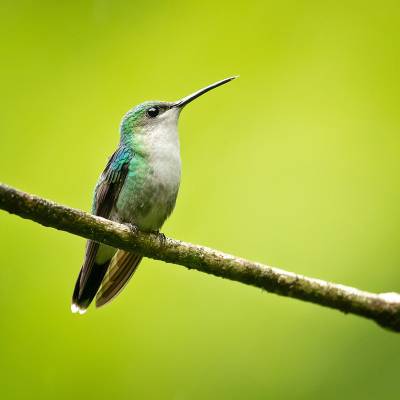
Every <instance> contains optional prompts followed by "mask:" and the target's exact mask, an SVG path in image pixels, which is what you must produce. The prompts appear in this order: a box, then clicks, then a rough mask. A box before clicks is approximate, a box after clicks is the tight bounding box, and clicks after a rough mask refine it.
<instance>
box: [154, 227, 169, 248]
mask: <svg viewBox="0 0 400 400" xmlns="http://www.w3.org/2000/svg"><path fill="white" fill-rule="evenodd" d="M151 233H153V234H154V235H156V236H157V237H158V240H159V241H160V242H161V244H162V245H163V246H164V245H165V242H166V241H167V238H166V237H165V235H164V234H163V233H162V232H160V231H152V232H151Z"/></svg>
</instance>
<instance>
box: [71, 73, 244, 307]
mask: <svg viewBox="0 0 400 400" xmlns="http://www.w3.org/2000/svg"><path fill="white" fill-rule="evenodd" d="M235 78H236V76H233V77H230V78H226V79H223V80H221V81H218V82H215V83H213V84H211V85H209V86H206V87H204V88H203V89H200V90H198V91H196V92H194V93H192V94H190V95H188V96H186V97H183V98H182V99H180V100H178V101H175V102H165V101H146V102H144V103H141V104H139V105H137V106H136V107H134V108H132V109H131V110H130V111H128V113H127V114H126V115H125V116H124V117H123V119H122V122H121V124H120V141H119V145H118V148H117V150H116V151H115V152H114V153H113V155H112V156H111V157H110V158H109V160H108V163H107V165H106V167H105V169H104V171H103V172H102V174H101V175H100V178H99V179H98V181H97V184H96V187H95V190H94V196H93V202H92V213H93V214H94V215H98V216H100V217H103V218H107V219H110V220H112V221H116V222H119V223H123V224H127V225H128V226H130V227H131V229H135V230H136V229H139V230H142V231H147V232H159V230H160V228H161V227H162V225H163V223H164V222H165V220H166V219H167V218H168V217H169V216H170V214H171V213H172V211H173V209H174V207H175V202H176V198H177V195H178V189H179V185H180V180H181V157H180V145H179V136H178V119H179V115H180V113H181V111H182V109H183V108H184V107H185V106H186V105H187V104H189V103H191V102H192V101H193V100H195V99H197V98H198V97H200V96H202V95H203V94H205V93H207V92H208V91H210V90H212V89H214V88H216V87H218V86H221V85H224V84H225V83H228V82H230V81H231V80H233V79H235ZM141 260H142V256H141V255H140V254H134V253H130V252H127V251H124V250H119V249H116V248H114V247H111V246H108V245H106V244H100V243H97V242H94V241H93V240H88V241H87V243H86V249H85V255H84V260H83V264H82V267H81V270H80V272H79V275H78V278H77V281H76V284H75V288H74V292H73V295H72V305H71V311H72V312H73V313H79V314H84V313H85V312H86V310H87V308H88V307H89V305H90V304H91V302H92V301H93V299H94V298H95V297H96V300H95V302H96V307H101V306H103V305H105V304H107V303H109V302H110V301H111V300H112V299H114V298H115V297H116V296H117V295H118V294H119V293H120V291H121V290H122V289H123V288H124V286H125V285H126V284H127V283H128V281H129V279H130V278H131V277H132V275H133V273H134V272H135V270H136V269H137V267H138V265H139V263H140V261H141Z"/></svg>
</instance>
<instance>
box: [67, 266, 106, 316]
mask: <svg viewBox="0 0 400 400" xmlns="http://www.w3.org/2000/svg"><path fill="white" fill-rule="evenodd" d="M110 261H111V259H110V260H108V261H107V262H105V263H104V264H96V263H94V265H93V268H92V272H91V274H90V275H89V277H88V279H87V281H86V283H85V284H84V286H83V287H81V275H82V269H81V271H80V273H79V276H78V279H77V280H76V283H75V288H74V293H73V294H72V305H71V311H72V312H73V313H79V314H84V313H85V312H86V309H87V308H88V307H89V305H90V303H91V302H92V300H93V299H94V296H96V293H97V291H98V290H99V287H100V285H101V282H102V281H103V278H104V275H105V273H106V272H107V268H108V266H109V264H110Z"/></svg>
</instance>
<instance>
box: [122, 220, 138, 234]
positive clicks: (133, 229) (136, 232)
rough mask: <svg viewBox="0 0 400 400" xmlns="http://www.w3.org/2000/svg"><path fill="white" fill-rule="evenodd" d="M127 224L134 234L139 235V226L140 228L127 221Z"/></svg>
mask: <svg viewBox="0 0 400 400" xmlns="http://www.w3.org/2000/svg"><path fill="white" fill-rule="evenodd" d="M125 225H126V226H127V227H128V228H129V230H130V231H131V232H132V233H133V234H134V235H137V234H138V233H139V228H138V226H137V225H135V224H131V223H127V224H125Z"/></svg>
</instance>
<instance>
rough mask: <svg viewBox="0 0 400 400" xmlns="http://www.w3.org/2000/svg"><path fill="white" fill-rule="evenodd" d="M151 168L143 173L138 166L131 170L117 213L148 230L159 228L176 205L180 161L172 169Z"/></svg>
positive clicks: (118, 218) (124, 221)
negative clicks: (139, 171) (136, 168)
mask: <svg viewBox="0 0 400 400" xmlns="http://www.w3.org/2000/svg"><path fill="white" fill-rule="evenodd" d="M164 167H165V166H164ZM169 167H171V166H170V165H169ZM147 169H148V170H147V172H145V173H143V174H140V173H138V171H137V170H135V173H132V174H128V176H127V177H126V181H125V183H124V186H123V188H122V190H121V192H120V195H119V197H118V201H117V204H116V207H115V209H114V212H113V214H114V215H115V217H116V218H115V219H116V220H118V221H120V222H123V223H132V224H135V225H137V226H138V227H139V228H140V229H142V230H145V231H157V230H159V229H160V228H161V226H162V225H163V223H164V221H165V220H166V219H167V218H168V216H169V215H170V214H171V212H172V210H173V209H174V206H175V202H176V197H177V194H178V189H179V183H180V163H179V165H176V166H175V168H172V170H171V168H169V169H167V170H166V169H165V168H154V167H152V166H148V168H147ZM113 219H114V218H113Z"/></svg>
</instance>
